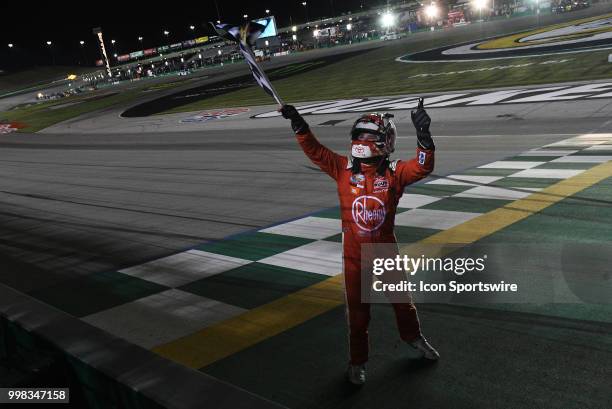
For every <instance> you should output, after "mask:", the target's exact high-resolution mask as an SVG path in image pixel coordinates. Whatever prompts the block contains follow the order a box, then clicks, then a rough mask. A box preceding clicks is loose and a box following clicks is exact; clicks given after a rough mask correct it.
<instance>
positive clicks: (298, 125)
mask: <svg viewBox="0 0 612 409" xmlns="http://www.w3.org/2000/svg"><path fill="white" fill-rule="evenodd" d="M279 111H280V113H281V114H282V115H283V118H285V119H290V120H291V128H292V129H293V132H295V133H305V132H307V131H308V129H309V126H308V123H306V121H305V120H304V118H302V115H300V113H299V112H298V111H297V109H295V107H294V106H293V105H283V106H282V107H281V109H280V110H279Z"/></svg>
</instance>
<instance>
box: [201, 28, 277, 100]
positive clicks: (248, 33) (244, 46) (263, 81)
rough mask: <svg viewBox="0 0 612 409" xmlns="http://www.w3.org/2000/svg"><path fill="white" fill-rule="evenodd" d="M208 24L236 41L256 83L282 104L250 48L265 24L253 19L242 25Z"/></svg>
mask: <svg viewBox="0 0 612 409" xmlns="http://www.w3.org/2000/svg"><path fill="white" fill-rule="evenodd" d="M210 24H211V25H212V26H213V28H214V29H215V31H216V32H217V34H219V36H220V37H223V38H225V39H227V40H232V41H235V42H237V43H238V46H239V47H240V52H241V53H242V55H243V56H244V59H245V60H246V62H247V64H249V68H250V69H251V73H253V78H255V81H257V84H259V86H260V87H261V88H262V89H263V90H264V91H265V92H266V93H267V94H268V95H270V96H271V97H273V98H274V99H275V100H276V102H277V103H278V104H279V105H280V106H283V105H284V103H283V100H282V99H281V98H280V97H279V96H278V93H277V92H276V90H275V89H274V87H273V86H272V83H271V82H270V80H269V79H268V76H267V75H266V73H265V72H264V70H262V69H261V67H260V66H259V64H257V60H255V55H254V54H253V50H251V46H252V45H253V44H254V43H255V40H257V38H258V37H259V36H260V35H261V33H263V32H264V30H265V29H266V26H264V25H263V24H259V23H255V22H253V21H249V22H247V23H245V24H244V25H242V26H234V25H231V24H214V23H210Z"/></svg>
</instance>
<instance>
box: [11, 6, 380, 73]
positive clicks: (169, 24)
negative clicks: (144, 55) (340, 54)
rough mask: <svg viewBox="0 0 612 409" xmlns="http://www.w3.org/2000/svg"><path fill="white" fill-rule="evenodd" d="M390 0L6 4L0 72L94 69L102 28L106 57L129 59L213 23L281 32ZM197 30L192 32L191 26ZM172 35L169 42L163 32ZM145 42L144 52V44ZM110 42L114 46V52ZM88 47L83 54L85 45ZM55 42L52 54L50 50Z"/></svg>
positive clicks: (204, 30)
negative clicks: (97, 32) (273, 25)
mask: <svg viewBox="0 0 612 409" xmlns="http://www.w3.org/2000/svg"><path fill="white" fill-rule="evenodd" d="M386 3H387V1H386V0H309V1H308V2H307V6H306V7H304V6H303V5H302V0H299V1H298V0H263V1H261V0H248V1H245V0H233V1H232V0H216V1H215V0H204V1H200V2H193V3H188V2H176V1H164V2H160V3H157V2H152V1H148V2H127V1H112V2H75V3H66V2H47V3H41V4H37V3H32V2H26V1H7V2H2V3H0V19H1V23H0V70H7V71H11V70H18V69H23V68H27V67H31V66H36V65H52V64H58V65H93V64H94V61H95V60H96V59H98V58H100V57H99V49H98V46H97V44H96V38H95V37H94V35H93V34H92V28H93V27H102V30H103V33H104V40H105V43H106V47H107V52H108V53H109V54H110V55H112V54H113V53H115V52H116V53H117V54H125V53H129V52H131V51H136V50H140V49H142V48H150V47H157V46H159V45H162V44H166V43H171V42H178V41H183V40H187V39H191V38H195V37H198V36H202V35H207V34H211V33H209V29H208V28H207V27H206V23H207V22H208V21H216V20H217V19H221V21H222V22H224V23H226V22H229V23H232V22H240V21H243V17H242V16H243V15H244V14H248V16H249V19H255V18H259V17H263V16H265V15H266V13H265V10H266V9H270V15H274V16H275V17H276V22H277V26H278V27H279V28H280V27H285V26H288V25H290V24H300V23H304V22H305V21H306V13H308V19H309V20H313V19H317V18H322V17H330V16H335V15H340V14H346V13H349V12H357V11H359V10H361V9H364V10H365V9H369V8H372V7H375V6H379V5H382V4H386ZM190 25H193V26H195V30H193V31H192V30H190V28H189V26H190ZM164 30H168V31H170V35H169V36H168V38H167V39H166V38H164V37H165V36H164V35H163V31H164ZM139 36H142V37H143V42H142V45H141V44H140V42H139V41H138V37H139ZM111 39H114V40H116V44H115V48H114V49H113V47H112V45H111ZM81 40H83V41H85V45H84V46H83V47H81V46H80V45H79V41H81ZM47 41H52V43H53V44H52V45H51V47H49V46H47V44H46V42H47ZM9 43H12V44H14V47H13V48H11V49H9V47H8V44H9Z"/></svg>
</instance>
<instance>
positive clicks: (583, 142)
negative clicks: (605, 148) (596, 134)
mask: <svg viewBox="0 0 612 409" xmlns="http://www.w3.org/2000/svg"><path fill="white" fill-rule="evenodd" d="M606 142H607V140H598V141H592V140H579V139H572V140H565V141H560V142H555V143H551V144H550V145H546V146H545V147H551V148H557V147H559V146H571V147H574V146H576V147H583V146H591V145H600V144H602V143H606Z"/></svg>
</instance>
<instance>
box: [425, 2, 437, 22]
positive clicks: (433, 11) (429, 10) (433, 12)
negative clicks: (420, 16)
mask: <svg viewBox="0 0 612 409" xmlns="http://www.w3.org/2000/svg"><path fill="white" fill-rule="evenodd" d="M425 15H426V16H427V17H428V18H430V19H433V18H436V17H437V16H438V6H436V5H435V4H434V3H431V4H430V5H429V6H427V7H425Z"/></svg>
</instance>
